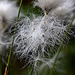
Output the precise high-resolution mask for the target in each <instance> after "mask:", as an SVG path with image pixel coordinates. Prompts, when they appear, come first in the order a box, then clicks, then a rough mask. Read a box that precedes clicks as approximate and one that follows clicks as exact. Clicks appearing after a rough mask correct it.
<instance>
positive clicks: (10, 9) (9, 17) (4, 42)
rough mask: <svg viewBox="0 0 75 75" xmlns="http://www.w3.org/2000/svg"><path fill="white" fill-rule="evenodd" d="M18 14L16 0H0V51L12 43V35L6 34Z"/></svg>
mask: <svg viewBox="0 0 75 75" xmlns="http://www.w3.org/2000/svg"><path fill="white" fill-rule="evenodd" d="M17 15H18V7H16V3H15V2H12V1H8V0H0V51H2V50H5V48H6V46H8V44H10V43H9V42H11V41H12V40H10V35H8V34H6V32H7V31H8V30H9V26H10V25H11V24H12V23H13V21H14V20H15V19H16V18H17ZM8 40H10V41H8ZM4 46H5V47H4ZM0 53H1V52H0Z"/></svg>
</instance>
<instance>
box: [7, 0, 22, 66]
mask: <svg viewBox="0 0 75 75" xmlns="http://www.w3.org/2000/svg"><path fill="white" fill-rule="evenodd" d="M21 6H22V0H21V2H20V6H19V12H18V16H17V20H16V25H15V30H14V35H13V39H12V43H11V48H10V52H9V57H8V62H7V67H8V66H9V63H10V57H11V53H12V48H13V43H14V38H15V33H16V28H17V24H18V19H19V16H20V11H21Z"/></svg>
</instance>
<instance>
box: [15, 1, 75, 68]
mask: <svg viewBox="0 0 75 75" xmlns="http://www.w3.org/2000/svg"><path fill="white" fill-rule="evenodd" d="M35 3H36V5H38V6H39V7H40V8H42V9H43V10H44V11H46V10H47V9H48V10H49V11H48V13H49V14H48V16H47V18H46V23H44V19H45V16H39V17H37V18H36V17H34V18H33V19H32V20H31V19H30V18H28V17H25V18H24V19H22V20H21V21H19V22H18V28H19V31H18V33H17V34H16V36H15V40H14V44H16V45H17V47H16V49H15V54H16V55H18V56H19V58H20V59H23V58H26V60H27V59H28V60H29V62H28V64H34V67H37V66H38V62H39V61H40V62H42V63H45V64H48V65H49V66H50V68H51V67H52V66H51V64H52V63H53V60H54V59H55V56H54V54H53V53H56V51H57V49H58V46H59V45H60V43H61V41H62V40H63V37H64V34H65V32H66V30H67V27H68V26H69V23H70V22H71V19H72V15H73V10H74V9H75V6H74V2H73V0H66V1H65V0H63V2H62V1H61V0H38V2H35ZM51 6H52V7H51ZM45 9H46V10H45ZM50 9H51V10H50ZM20 24H22V25H20ZM68 34H72V32H71V31H70V32H68ZM67 38H68V36H67V37H66V39H67ZM49 61H50V62H51V63H48V62H49Z"/></svg>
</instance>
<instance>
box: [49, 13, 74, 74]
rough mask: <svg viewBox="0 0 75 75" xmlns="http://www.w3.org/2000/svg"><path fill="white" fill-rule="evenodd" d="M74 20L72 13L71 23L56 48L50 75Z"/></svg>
mask: <svg viewBox="0 0 75 75" xmlns="http://www.w3.org/2000/svg"><path fill="white" fill-rule="evenodd" d="M74 19H75V13H74V16H73V17H72V21H71V22H70V24H69V26H68V28H67V31H66V33H65V34H64V37H63V40H62V42H61V44H60V46H59V48H58V51H57V55H56V58H55V60H54V63H53V67H52V69H51V71H50V75H52V72H53V69H54V66H55V63H56V61H57V59H58V55H59V53H60V51H61V48H62V45H63V43H64V41H65V39H66V36H67V33H68V31H69V30H70V27H71V26H72V23H73V21H74Z"/></svg>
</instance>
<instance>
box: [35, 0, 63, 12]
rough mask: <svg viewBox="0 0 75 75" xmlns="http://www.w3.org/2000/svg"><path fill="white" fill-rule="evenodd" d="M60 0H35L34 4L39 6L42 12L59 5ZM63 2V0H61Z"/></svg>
mask: <svg viewBox="0 0 75 75" xmlns="http://www.w3.org/2000/svg"><path fill="white" fill-rule="evenodd" d="M60 3H61V0H37V2H35V3H34V4H35V6H38V7H40V8H41V9H42V10H43V11H44V12H46V13H48V12H49V11H50V10H52V9H54V8H56V7H57V6H58V5H60ZM62 3H63V1H62Z"/></svg>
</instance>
